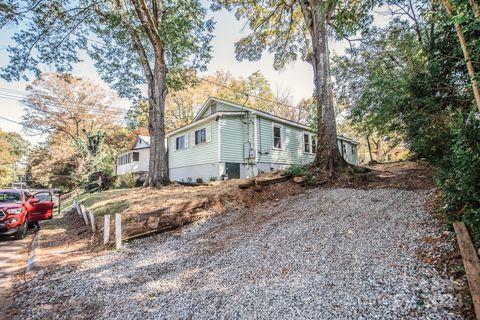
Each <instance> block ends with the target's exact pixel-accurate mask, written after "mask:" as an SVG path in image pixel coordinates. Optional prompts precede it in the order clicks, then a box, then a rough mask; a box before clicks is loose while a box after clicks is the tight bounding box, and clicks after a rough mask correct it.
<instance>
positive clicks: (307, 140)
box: [303, 133, 312, 153]
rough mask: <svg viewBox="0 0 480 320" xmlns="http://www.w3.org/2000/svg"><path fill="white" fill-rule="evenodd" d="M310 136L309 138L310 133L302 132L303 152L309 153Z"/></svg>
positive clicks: (310, 150)
mask: <svg viewBox="0 0 480 320" xmlns="http://www.w3.org/2000/svg"><path fill="white" fill-rule="evenodd" d="M311 142H312V141H311V138H310V133H304V134H303V152H305V153H311V152H312V149H311V147H312V146H311Z"/></svg>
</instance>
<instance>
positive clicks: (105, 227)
mask: <svg viewBox="0 0 480 320" xmlns="http://www.w3.org/2000/svg"><path fill="white" fill-rule="evenodd" d="M109 242H110V215H109V214H106V215H105V216H104V221H103V244H105V245H107V244H108V243H109Z"/></svg>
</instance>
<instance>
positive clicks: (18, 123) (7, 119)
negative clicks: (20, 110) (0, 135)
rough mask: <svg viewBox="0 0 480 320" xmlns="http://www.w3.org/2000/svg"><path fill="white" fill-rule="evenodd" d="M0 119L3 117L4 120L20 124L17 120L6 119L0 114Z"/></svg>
mask: <svg viewBox="0 0 480 320" xmlns="http://www.w3.org/2000/svg"><path fill="white" fill-rule="evenodd" d="M0 119H3V120H5V121H9V122H13V123H16V124H19V125H22V124H21V123H20V122H17V121H15V120H12V119H8V118H5V117H2V116H0Z"/></svg>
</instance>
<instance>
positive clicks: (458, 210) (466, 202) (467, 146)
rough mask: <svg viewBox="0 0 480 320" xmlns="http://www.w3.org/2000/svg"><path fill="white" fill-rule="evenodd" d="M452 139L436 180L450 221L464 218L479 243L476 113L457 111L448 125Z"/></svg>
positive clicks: (479, 171) (438, 163) (479, 147)
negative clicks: (465, 113) (458, 112)
mask: <svg viewBox="0 0 480 320" xmlns="http://www.w3.org/2000/svg"><path fill="white" fill-rule="evenodd" d="M449 131H450V132H449V133H448V136H450V137H451V140H450V141H445V143H444V144H443V145H442V146H443V148H445V150H444V152H443V156H442V157H440V159H438V160H437V161H436V166H437V168H438V172H437V174H436V177H435V181H436V183H437V185H438V186H439V188H440V189H441V190H442V191H443V194H444V198H445V202H446V206H445V213H446V214H447V218H448V220H449V221H455V220H463V221H464V222H465V223H466V224H467V225H469V226H470V227H471V228H472V230H473V232H474V236H475V242H476V244H477V245H480V121H479V120H478V118H476V117H475V113H470V114H468V115H467V116H466V117H465V118H464V117H463V116H462V115H461V114H458V115H457V117H456V118H455V121H454V122H453V123H452V125H451V126H450V127H449Z"/></svg>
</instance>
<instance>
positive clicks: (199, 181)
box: [195, 178, 203, 183]
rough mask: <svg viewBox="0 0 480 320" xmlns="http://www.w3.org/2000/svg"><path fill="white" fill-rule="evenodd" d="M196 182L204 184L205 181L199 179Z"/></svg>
mask: <svg viewBox="0 0 480 320" xmlns="http://www.w3.org/2000/svg"><path fill="white" fill-rule="evenodd" d="M195 181H197V183H203V179H202V178H197V179H196V180H195Z"/></svg>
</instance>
